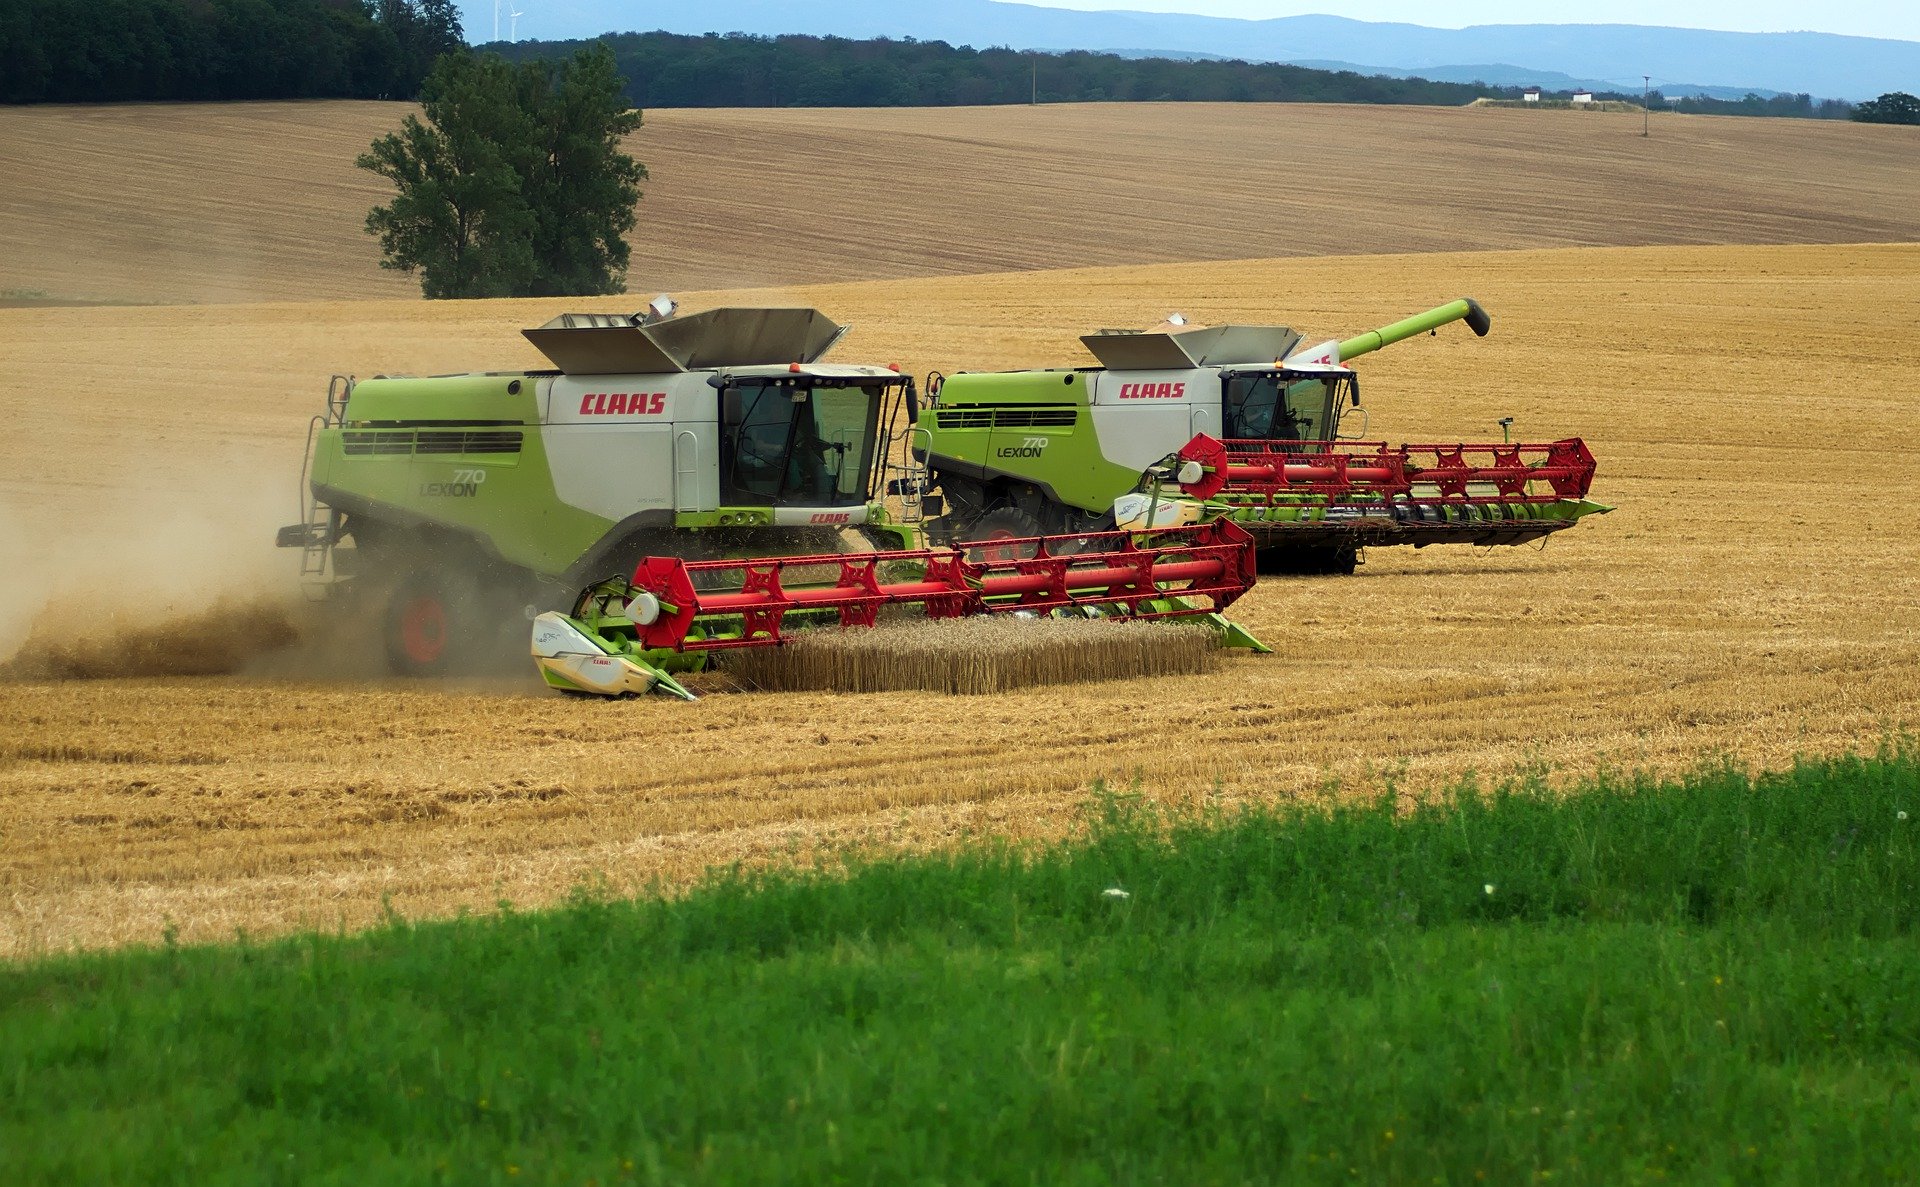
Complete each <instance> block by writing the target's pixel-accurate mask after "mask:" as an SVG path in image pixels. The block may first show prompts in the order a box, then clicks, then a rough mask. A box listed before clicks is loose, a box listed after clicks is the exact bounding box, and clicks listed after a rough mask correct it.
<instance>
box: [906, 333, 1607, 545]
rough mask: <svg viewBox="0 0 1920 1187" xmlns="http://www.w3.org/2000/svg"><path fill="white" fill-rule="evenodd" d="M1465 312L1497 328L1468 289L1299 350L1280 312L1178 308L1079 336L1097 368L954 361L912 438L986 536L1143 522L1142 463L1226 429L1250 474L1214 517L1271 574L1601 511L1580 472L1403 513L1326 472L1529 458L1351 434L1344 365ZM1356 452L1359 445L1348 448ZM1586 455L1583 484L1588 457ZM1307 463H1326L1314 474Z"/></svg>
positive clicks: (1426, 497)
mask: <svg viewBox="0 0 1920 1187" xmlns="http://www.w3.org/2000/svg"><path fill="white" fill-rule="evenodd" d="M1456 321H1464V322H1466V323H1467V325H1468V326H1469V328H1471V329H1472V330H1473V331H1474V333H1475V334H1477V335H1481V336H1484V335H1485V334H1486V333H1487V332H1488V331H1489V330H1490V329H1491V328H1492V319H1491V318H1490V317H1488V315H1487V313H1486V311H1485V310H1484V309H1482V308H1481V307H1480V305H1479V303H1477V302H1475V301H1473V300H1471V299H1468V298H1462V299H1460V300H1457V301H1453V302H1450V303H1448V304H1446V305H1442V306H1439V307H1437V308H1434V309H1430V310H1428V311H1426V312H1425V313H1421V314H1418V315H1416V316H1414V317H1410V318H1406V319H1404V320H1402V321H1398V322H1395V323H1393V324H1392V325H1388V326H1383V327H1381V328H1380V329H1378V330H1372V331H1369V332H1368V333H1365V334H1361V335H1359V336H1357V337H1354V338H1349V339H1346V340H1344V341H1328V342H1323V343H1320V344H1319V345H1316V346H1312V347H1307V348H1305V349H1303V348H1302V346H1301V342H1302V340H1301V336H1300V335H1299V334H1297V333H1295V332H1294V331H1293V330H1291V329H1289V328H1287V327H1285V326H1215V327H1207V328H1199V327H1193V326H1188V325H1186V324H1185V323H1184V322H1183V321H1181V320H1180V319H1179V318H1178V317H1177V315H1176V317H1175V318H1174V319H1171V320H1170V321H1169V322H1168V323H1166V324H1164V325H1162V326H1159V327H1156V328H1155V329H1153V330H1149V331H1146V332H1134V331H1113V330H1106V331H1101V332H1099V333H1095V334H1089V335H1086V336H1085V337H1083V338H1082V339H1081V342H1082V343H1084V344H1085V345H1086V347H1087V349H1088V350H1089V351H1090V352H1092V353H1093V355H1094V356H1095V357H1096V358H1097V359H1098V360H1099V361H1100V363H1101V364H1102V365H1101V366H1100V367H1096V368H1087V369H1081V370H1075V371H1027V372H1009V373H993V374H960V375H955V376H953V377H952V378H950V379H948V380H946V381H945V383H944V384H942V385H940V386H939V387H938V388H937V389H935V388H934V387H932V386H931V385H930V387H929V392H928V395H929V399H930V402H931V406H930V407H929V408H928V409H927V410H926V411H925V412H923V414H922V416H921V422H920V423H921V426H922V427H923V428H924V429H925V430H926V432H925V433H924V434H923V435H922V436H921V437H920V438H919V444H920V445H922V446H923V447H924V450H925V454H926V458H927V464H928V466H929V469H930V474H931V481H932V483H933V484H934V485H936V486H937V487H938V488H939V489H940V491H941V493H942V494H943V495H944V497H945V500H946V504H947V506H948V508H950V513H949V514H948V516H947V517H946V519H945V521H944V522H943V524H942V527H943V528H944V529H945V530H946V531H947V533H948V534H949V535H950V536H952V537H954V538H966V539H985V538H994V537H1012V536H1027V535H1037V534H1040V533H1042V532H1046V531H1063V530H1066V531H1071V530H1082V529H1085V528H1088V527H1098V526H1111V525H1113V524H1115V523H1125V522H1140V520H1139V519H1138V515H1137V507H1138V503H1137V501H1135V502H1131V503H1129V504H1128V509H1129V511H1131V512H1134V514H1131V515H1129V516H1125V517H1118V518H1115V517H1111V515H1110V513H1111V512H1112V509H1114V508H1115V507H1116V504H1117V503H1119V502H1120V501H1121V500H1122V499H1124V498H1126V497H1127V496H1128V495H1129V493H1130V492H1137V491H1140V490H1143V489H1144V487H1143V479H1142V475H1143V474H1146V473H1149V472H1151V471H1152V470H1153V469H1154V468H1155V467H1156V466H1159V465H1160V464H1161V463H1162V462H1163V460H1164V459H1166V458H1167V457H1168V455H1169V453H1170V452H1171V451H1173V450H1175V449H1177V448H1178V447H1179V446H1180V444H1181V443H1182V442H1187V441H1190V440H1192V439H1194V438H1196V437H1200V436H1204V437H1206V438H1208V439H1209V440H1214V441H1226V442H1227V443H1228V448H1230V450H1231V451H1232V452H1233V453H1234V455H1235V457H1236V458H1237V459H1240V461H1239V462H1238V463H1237V464H1240V465H1241V466H1242V469H1243V471H1244V472H1243V473H1241V475H1240V477H1239V479H1238V480H1237V485H1232V486H1229V487H1226V488H1223V489H1222V490H1221V491H1216V492H1214V494H1215V495H1217V496H1218V497H1219V498H1220V499H1222V500H1224V502H1222V504H1221V505H1220V506H1218V507H1215V508H1214V509H1213V510H1211V511H1209V512H1206V514H1212V515H1221V514H1227V513H1228V510H1229V508H1228V507H1227V506H1226V504H1227V503H1233V504H1234V505H1235V506H1234V509H1233V518H1234V519H1235V520H1236V522H1240V523H1241V524H1242V525H1243V526H1245V527H1246V528H1247V529H1248V530H1249V531H1250V532H1251V533H1252V534H1253V535H1254V538H1255V540H1256V542H1257V544H1258V546H1259V553H1260V569H1261V572H1263V573H1273V572H1281V573H1288V572H1290V573H1314V572H1321V573H1325V572H1351V571H1352V570H1353V567H1354V565H1355V563H1356V561H1357V558H1358V554H1359V550H1360V549H1361V548H1363V547H1367V546H1370V545H1394V544H1408V545H1413V546H1415V547H1423V546H1425V545H1428V544H1435V543H1471V544H1484V545H1492V544H1517V543H1522V542H1525V541H1527V540H1533V539H1538V538H1540V537H1541V536H1543V535H1545V534H1547V533H1548V532H1551V531H1556V530H1558V529H1560V528H1563V527H1566V526H1567V525H1568V524H1570V523H1571V522H1573V521H1574V520H1575V519H1578V518H1580V516H1582V515H1585V514H1589V513H1592V512H1594V511H1601V510H1605V508H1603V507H1601V506H1600V505H1598V504H1593V503H1587V502H1585V494H1586V490H1585V487H1584V485H1583V486H1582V488H1581V491H1580V494H1579V496H1578V497H1577V498H1573V499H1564V498H1563V499H1556V500H1550V501H1548V502H1545V503H1543V502H1541V501H1539V500H1537V499H1535V498H1534V497H1533V496H1532V495H1531V494H1529V495H1527V496H1525V497H1521V498H1509V499H1506V500H1504V501H1490V500H1488V499H1486V498H1484V497H1483V496H1486V495H1489V494H1497V493H1500V491H1501V490H1502V489H1504V488H1502V487H1501V486H1500V485H1499V484H1498V482H1497V481H1496V482H1495V484H1494V485H1493V486H1492V487H1487V486H1485V485H1484V484H1483V483H1482V481H1481V480H1480V479H1477V478H1476V479H1473V480H1472V482H1471V483H1470V487H1469V489H1467V490H1463V491H1461V492H1453V491H1452V489H1451V484H1450V479H1448V480H1445V481H1443V482H1442V483H1441V485H1440V487H1439V488H1438V489H1436V490H1434V491H1431V492H1429V491H1428V490H1427V489H1426V487H1425V486H1424V485H1419V484H1416V485H1417V486H1418V487H1419V495H1420V496H1421V497H1418V498H1416V497H1414V496H1411V495H1402V497H1401V499H1400V502H1401V503H1402V504H1403V506H1402V508H1401V510H1400V512H1398V513H1392V514H1387V513H1376V512H1377V511H1380V507H1379V505H1378V498H1377V497H1376V496H1380V495H1381V494H1382V492H1380V491H1370V490H1364V489H1360V488H1356V487H1354V486H1352V484H1351V483H1349V482H1347V481H1346V480H1345V479H1343V478H1341V477H1340V476H1339V475H1336V474H1334V473H1332V471H1334V470H1340V469H1341V468H1342V467H1350V468H1351V471H1352V472H1353V473H1356V474H1357V473H1358V472H1359V471H1360V470H1362V469H1364V468H1365V464H1364V459H1365V458H1367V457H1382V456H1383V455H1384V453H1385V452H1389V451H1398V452H1399V453H1400V455H1401V457H1402V460H1403V461H1404V464H1405V465H1406V466H1408V467H1412V468H1413V469H1416V470H1421V471H1425V472H1428V473H1429V474H1431V475H1433V476H1435V477H1443V476H1442V474H1441V472H1442V471H1444V470H1446V469H1447V468H1448V467H1452V468H1453V470H1455V471H1457V470H1459V469H1461V468H1463V467H1464V468H1468V469H1479V470H1484V471H1489V472H1491V471H1494V470H1499V471H1501V472H1502V473H1503V474H1505V473H1507V472H1510V471H1511V470H1512V469H1513V467H1514V466H1515V465H1516V464H1520V463H1515V462H1514V461H1512V460H1511V459H1512V457H1513V454H1512V452H1511V451H1512V450H1514V449H1518V450H1520V451H1521V455H1522V456H1524V457H1526V458H1527V459H1529V460H1528V461H1527V462H1526V463H1525V464H1527V465H1531V464H1532V461H1533V459H1534V451H1535V450H1536V449H1538V448H1544V447H1534V446H1526V445H1522V446H1517V447H1516V446H1510V445H1505V444H1503V445H1499V446H1494V445H1457V446H1456V445H1449V446H1403V447H1388V446H1384V445H1379V444H1377V443H1362V442H1348V441H1345V440H1342V439H1341V436H1340V431H1341V427H1342V426H1341V421H1342V418H1343V416H1344V415H1345V414H1347V413H1349V412H1351V411H1353V410H1357V409H1360V408H1361V404H1360V386H1359V379H1358V376H1357V375H1356V374H1355V373H1354V371H1353V370H1352V368H1351V367H1349V366H1348V365H1347V364H1348V363H1349V362H1350V361H1351V360H1353V359H1355V358H1358V357H1360V356H1361V355H1365V354H1369V353H1371V352H1373V351H1376V350H1380V349H1382V348H1383V347H1386V346H1389V345H1392V344H1394V343H1396V342H1400V341H1404V340H1405V339H1408V338H1411V337H1415V336H1417V335H1421V334H1428V333H1433V332H1436V331H1438V330H1439V329H1440V328H1441V327H1443V326H1446V325H1449V324H1451V323H1453V322H1456ZM1574 446H1575V447H1577V449H1578V450H1579V451H1580V452H1582V453H1584V450H1585V447H1584V446H1583V445H1579V444H1578V443H1577V442H1575V443H1574ZM1263 454H1273V455H1280V456H1284V457H1287V458H1289V459H1296V458H1297V459H1298V462H1297V463H1296V464H1295V466H1296V468H1295V469H1293V470H1291V471H1288V472H1287V473H1284V474H1282V475H1281V478H1280V482H1279V483H1278V484H1276V487H1275V489H1272V490H1261V489H1258V484H1257V483H1256V482H1255V480H1254V477H1253V475H1252V472H1251V469H1250V467H1254V466H1257V465H1258V464H1260V463H1259V460H1258V459H1259V457H1260V456H1261V455H1263ZM1349 456H1352V457H1353V458H1354V460H1352V461H1343V460H1341V459H1342V458H1346V457H1349ZM1556 456H1558V455H1556ZM1468 459H1472V460H1471V461H1469V460H1468ZM1586 464H1587V471H1586V474H1587V479H1588V480H1589V481H1590V480H1591V477H1592V459H1591V457H1590V456H1588V457H1587V458H1586ZM1301 466H1306V467H1312V466H1318V467H1320V468H1322V469H1326V470H1328V471H1329V473H1328V474H1327V475H1326V476H1325V481H1322V482H1319V483H1318V484H1315V483H1310V482H1307V481H1306V475H1305V471H1304V470H1302V469H1300V468H1299V467H1301ZM1345 472H1346V471H1344V470H1343V471H1342V473H1345ZM1289 478H1292V479H1294V481H1292V482H1291V484H1290V485H1285V482H1286V480H1287V479H1289ZM1529 489H1531V488H1529ZM1203 501H1204V500H1203ZM1256 507H1257V508H1258V510H1256ZM1416 508H1417V509H1418V511H1417V513H1416V512H1415V510H1414V509H1416ZM1196 514H1199V512H1196ZM1420 515H1426V516H1428V517H1430V518H1428V519H1425V520H1423V519H1421V518H1420ZM1160 522H1164V520H1161V521H1160Z"/></svg>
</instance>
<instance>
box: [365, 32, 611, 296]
mask: <svg viewBox="0 0 1920 1187" xmlns="http://www.w3.org/2000/svg"><path fill="white" fill-rule="evenodd" d="M625 88H626V83H625V80H623V79H622V78H621V77H620V75H619V72H618V71H617V70H616V69H615V67H614V62H613V55H612V54H611V53H610V52H609V51H608V50H607V49H606V48H605V47H604V46H599V45H595V46H592V47H590V48H588V49H586V50H583V51H581V52H580V53H578V54H575V55H574V56H573V57H572V58H570V59H566V60H563V61H552V60H544V61H531V62H523V63H520V64H519V65H518V66H515V65H511V64H509V63H508V62H507V61H505V60H504V59H502V58H499V57H496V56H494V55H491V54H483V55H472V54H455V55H449V56H447V57H444V58H442V59H441V60H440V62H439V63H438V64H437V65H436V66H435V67H434V70H433V73H432V74H430V75H429V76H428V78H427V81H426V84H425V85H424V86H423V87H422V89H421V107H422V109H423V114H424V116H425V119H424V121H423V120H422V119H421V118H419V117H416V116H408V117H407V119H406V122H405V123H404V124H403V125H402V126H401V129H400V131H399V132H398V133H397V134H390V135H387V136H383V137H381V138H380V139H379V140H376V141H374V143H373V145H372V147H371V149H370V150H369V151H368V152H367V153H365V154H363V155H362V156H361V157H360V160H359V164H360V167H361V168H363V169H369V170H372V171H373V172H375V173H378V174H380V175H381V176H382V177H385V178H387V179H388V180H389V181H391V182H393V184H394V188H395V191H396V193H395V195H394V198H393V201H392V202H390V203H388V204H387V205H385V206H377V207H375V208H374V209H373V210H372V211H371V212H370V213H369V214H368V215H367V231H368V233H369V234H372V235H376V236H378V237H379V239H380V246H381V250H382V252H383V255H384V258H383V259H382V260H381V266H382V267H384V268H393V269H397V270H399V271H403V272H410V273H411V272H418V273H419V274H420V288H421V291H422V292H423V293H424V294H425V295H426V296H428V297H501V296H561V295H582V294H600V293H617V292H620V291H622V290H623V289H624V288H625V282H626V271H627V261H628V248H627V243H626V238H625V236H626V233H627V232H628V231H630V230H631V229H632V228H633V223H634V212H633V208H634V203H635V202H637V201H638V200H639V198H640V188H639V183H640V181H641V180H642V179H643V178H645V177H646V169H645V168H643V167H642V166H641V165H640V164H639V162H637V161H635V160H634V159H633V158H632V157H630V156H628V155H627V154H626V153H625V152H623V151H621V147H620V141H621V138H622V137H624V136H626V135H627V134H629V133H631V132H633V131H634V130H635V129H637V128H638V127H639V126H640V113H639V112H637V111H633V110H631V109H629V108H628V106H627V102H626V97H625Z"/></svg>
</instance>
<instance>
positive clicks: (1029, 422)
mask: <svg viewBox="0 0 1920 1187" xmlns="http://www.w3.org/2000/svg"><path fill="white" fill-rule="evenodd" d="M1079 418H1080V410H1079V408H1078V407H1076V406H1075V405H1072V404H968V405H964V406H962V407H958V408H938V409H935V410H934V423H935V424H937V425H939V426H940V427H941V428H943V429H1068V428H1072V427H1073V426H1074V424H1075V423H1076V422H1077V421H1078V420H1079Z"/></svg>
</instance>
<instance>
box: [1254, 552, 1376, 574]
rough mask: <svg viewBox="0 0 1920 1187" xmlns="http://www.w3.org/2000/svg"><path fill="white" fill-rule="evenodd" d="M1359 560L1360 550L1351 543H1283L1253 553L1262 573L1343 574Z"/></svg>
mask: <svg viewBox="0 0 1920 1187" xmlns="http://www.w3.org/2000/svg"><path fill="white" fill-rule="evenodd" d="M1359 563H1360V550H1359V549H1358V548H1355V547H1353V546H1351V545H1331V546H1328V545H1320V546H1316V547H1312V548H1302V547H1284V546H1283V547H1278V548H1262V549H1260V550H1259V551H1257V552H1255V553H1254V564H1255V567H1256V568H1257V569H1258V571H1259V573H1260V576H1262V577H1346V576H1349V575H1351V574H1352V573H1353V570H1354V568H1355V567H1356V566H1358V565H1359Z"/></svg>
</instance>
